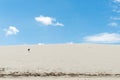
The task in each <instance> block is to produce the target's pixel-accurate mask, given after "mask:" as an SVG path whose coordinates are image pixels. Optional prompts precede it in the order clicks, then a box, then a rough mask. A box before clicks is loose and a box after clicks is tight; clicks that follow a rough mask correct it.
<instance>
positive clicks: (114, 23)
mask: <svg viewBox="0 0 120 80" xmlns="http://www.w3.org/2000/svg"><path fill="white" fill-rule="evenodd" d="M108 25H109V26H111V27H117V26H118V23H116V22H111V23H109V24H108Z"/></svg>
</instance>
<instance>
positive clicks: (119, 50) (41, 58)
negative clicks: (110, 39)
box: [0, 44, 120, 80]
mask: <svg viewBox="0 0 120 80" xmlns="http://www.w3.org/2000/svg"><path fill="white" fill-rule="evenodd" d="M28 49H30V50H29V51H28ZM0 72H1V73H3V74H7V75H8V74H9V73H12V74H13V75H14V72H17V73H15V74H19V72H20V73H24V72H26V73H27V72H29V73H44V72H48V73H49V72H63V73H87V74H96V73H100V74H101V73H103V74H106V73H107V74H120V45H103V44H57V45H22V46H1V47H0ZM66 79H69V80H118V79H120V78H117V77H116V78H115V77H114V78H112V77H110V78H109V77H107V78H106V77H101V78H95V77H91V78H78V77H74V78H71V77H69V78H68V77H67V78H65V77H58V78H50V77H49V78H41V77H31V78H29V77H28V78H0V80H66Z"/></svg>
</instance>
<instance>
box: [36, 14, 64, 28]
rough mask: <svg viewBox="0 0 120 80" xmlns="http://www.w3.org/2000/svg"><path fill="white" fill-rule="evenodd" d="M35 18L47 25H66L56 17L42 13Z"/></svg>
mask: <svg viewBox="0 0 120 80" xmlns="http://www.w3.org/2000/svg"><path fill="white" fill-rule="evenodd" d="M35 20H36V21H37V22H39V23H41V24H43V25H45V26H64V25H63V24H62V23H60V22H58V21H57V20H56V19H55V18H52V17H48V16H43V15H40V16H38V17H35Z"/></svg>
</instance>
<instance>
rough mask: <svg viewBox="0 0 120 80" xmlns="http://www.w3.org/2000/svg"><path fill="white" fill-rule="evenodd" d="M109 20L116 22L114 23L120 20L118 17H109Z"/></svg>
mask: <svg viewBox="0 0 120 80" xmlns="http://www.w3.org/2000/svg"><path fill="white" fill-rule="evenodd" d="M110 19H111V20H116V21H119V20H120V17H110Z"/></svg>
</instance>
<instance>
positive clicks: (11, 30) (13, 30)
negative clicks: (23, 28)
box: [4, 26, 19, 36]
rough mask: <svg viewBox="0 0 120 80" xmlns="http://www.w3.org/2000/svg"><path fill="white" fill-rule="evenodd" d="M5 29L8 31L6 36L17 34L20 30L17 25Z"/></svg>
mask: <svg viewBox="0 0 120 80" xmlns="http://www.w3.org/2000/svg"><path fill="white" fill-rule="evenodd" d="M4 31H5V32H6V36H9V35H16V34H17V33H18V32H19V30H18V29H17V28H16V27H15V26H9V27H8V28H7V29H4Z"/></svg>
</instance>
